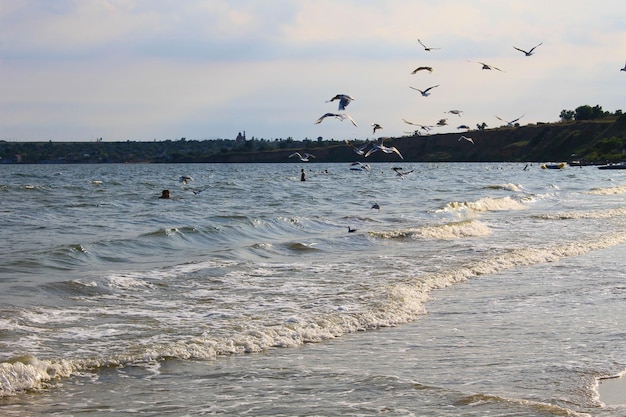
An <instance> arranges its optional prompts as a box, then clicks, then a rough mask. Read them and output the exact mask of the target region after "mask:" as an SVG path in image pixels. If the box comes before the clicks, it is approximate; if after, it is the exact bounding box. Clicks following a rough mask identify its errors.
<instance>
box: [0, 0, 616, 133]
mask: <svg viewBox="0 0 626 417" xmlns="http://www.w3.org/2000/svg"><path fill="white" fill-rule="evenodd" d="M623 10H624V7H623V6H622V5H621V1H617V0H607V2H606V3H603V5H602V7H598V5H596V4H591V3H581V4H577V5H576V7H572V5H571V3H570V2H567V1H564V0H562V1H561V0H557V1H553V2H550V3H546V2H540V1H538V0H526V1H521V0H520V1H510V2H497V1H495V0H476V1H472V2H462V1H460V0H442V1H438V2H428V3H427V2H415V1H408V0H387V1H370V0H360V1H356V0H345V1H341V2H337V1H330V0H316V1H308V0H300V1H289V0H266V1H263V2H260V1H252V0H206V1H204V0H189V1H180V2H171V1H166V0H93V1H89V2H85V1H77V0H59V1H55V2H48V1H43V0H22V1H20V2H11V3H9V4H8V5H4V4H3V7H2V9H0V27H2V29H1V30H0V73H1V75H2V82H3V84H4V85H3V94H2V96H0V110H1V111H2V113H1V114H0V139H6V138H12V139H21V140H35V139H42V140H47V139H48V138H50V137H54V138H59V139H62V138H63V139H67V140H89V138H90V137H92V136H96V137H100V136H102V137H105V139H108V140H126V139H129V138H136V139H138V140H141V139H144V138H145V139H150V140H151V139H152V138H155V137H156V138H158V139H166V138H177V137H181V136H185V137H187V138H190V139H191V138H218V137H234V136H235V135H236V133H237V132H238V131H241V130H244V129H245V130H246V131H247V133H248V136H249V137H250V136H255V137H265V138H278V137H288V136H293V137H295V138H304V137H309V138H312V137H317V136H323V137H328V138H330V137H334V138H336V139H344V138H354V137H359V138H366V137H369V135H371V130H370V128H369V124H370V123H371V122H373V121H376V122H379V123H381V124H382V125H383V126H384V127H385V130H384V133H385V134H386V135H390V136H391V135H400V134H402V132H403V131H406V130H407V126H406V125H404V124H403V123H402V122H401V118H406V119H409V120H415V121H417V122H421V123H424V124H427V123H434V122H436V121H437V120H438V119H439V118H442V117H445V115H444V114H443V112H444V111H447V110H450V109H451V108H460V109H461V110H464V118H465V119H464V120H463V122H464V123H465V124H469V125H472V126H473V125H475V124H476V123H478V122H482V121H485V122H487V124H488V125H493V126H495V125H496V123H497V122H496V121H494V114H495V113H497V112H498V113H507V114H500V116H501V117H503V118H507V117H509V118H514V117H517V116H519V114H522V113H525V114H526V115H527V116H526V117H525V118H524V120H525V121H526V122H535V121H554V120H556V119H558V114H559V113H560V111H561V110H562V109H563V108H566V107H570V108H575V107H576V106H578V105H582V104H590V105H595V104H600V105H602V106H603V107H604V108H605V109H611V110H615V109H617V108H619V106H620V105H621V104H622V103H623V100H622V97H623V88H624V86H625V84H626V77H624V76H623V75H624V73H623V72H622V73H621V74H620V73H619V68H621V66H622V65H623V61H624V59H625V57H626V36H624V34H625V29H624V28H623V21H624V18H626V16H625V15H626V12H625V11H623ZM418 38H420V39H422V40H423V41H424V42H425V43H427V44H429V45H432V46H437V47H441V48H442V49H441V50H438V51H432V52H426V51H424V50H423V49H422V48H421V47H420V45H419V44H418V43H417V39H418ZM539 42H543V45H542V46H541V47H539V48H538V49H537V51H536V54H535V55H533V56H532V57H524V56H523V55H522V54H521V53H519V52H518V51H515V50H514V49H513V46H519V47H522V48H529V47H531V46H534V45H536V44H537V43H539ZM468 60H469V61H484V62H488V63H490V64H492V65H495V66H497V67H499V68H502V69H503V70H504V71H505V72H504V73H498V72H494V71H491V72H490V71H484V70H481V69H480V66H479V65H478V64H475V63H474V62H468ZM418 65H431V66H433V67H434V68H435V71H434V72H433V74H416V75H411V74H410V71H411V70H412V69H414V68H415V67H416V66H418ZM435 84H440V85H441V86H440V87H439V88H437V89H436V91H434V92H433V94H432V95H431V96H430V97H427V98H424V97H421V96H419V95H417V96H416V94H417V92H415V91H413V90H410V89H409V88H408V87H409V85H412V86H415V87H417V88H425V87H427V86H429V85H435ZM337 93H348V94H351V95H353V96H354V97H356V99H357V100H355V101H354V102H353V103H352V104H351V105H350V106H349V108H348V111H349V112H350V113H351V114H352V115H353V116H354V117H355V119H357V121H358V122H359V124H360V126H359V127H358V128H354V126H351V125H350V124H347V123H341V122H339V121H336V120H326V121H324V122H323V123H322V124H320V125H314V124H313V122H314V120H315V119H317V117H319V116H320V115H321V114H323V113H324V112H326V111H329V110H334V109H335V108H334V106H331V105H330V104H329V103H325V100H327V99H328V98H330V97H331V96H332V95H334V94H337ZM451 129H453V127H451ZM100 132H105V133H100Z"/></svg>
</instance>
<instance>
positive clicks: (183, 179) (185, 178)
mask: <svg viewBox="0 0 626 417" xmlns="http://www.w3.org/2000/svg"><path fill="white" fill-rule="evenodd" d="M189 181H193V178H191V177H190V176H189V175H181V176H180V177H179V178H178V182H182V183H183V184H187V182H189Z"/></svg>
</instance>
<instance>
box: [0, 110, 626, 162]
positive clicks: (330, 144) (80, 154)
mask: <svg viewBox="0 0 626 417" xmlns="http://www.w3.org/2000/svg"><path fill="white" fill-rule="evenodd" d="M461 134H463V135H465V136H468V137H472V138H473V141H474V144H470V143H467V142H459V137H460V136H461ZM346 139H349V140H352V138H346ZM354 142H355V143H356V144H358V143H364V142H365V141H358V140H355V141H354ZM385 142H386V143H388V144H392V145H393V146H395V147H397V148H398V149H399V150H400V151H401V152H402V155H403V156H404V161H405V162H507V161H508V162H546V161H553V162H574V163H577V164H583V165H586V164H605V163H608V162H619V161H624V160H626V118H625V117H624V116H622V117H615V118H609V119H600V120H585V121H562V122H556V123H538V124H529V125H524V126H518V125H516V126H507V127H500V128H494V129H475V130H468V131H463V132H460V133H445V134H432V135H422V136H420V135H418V134H414V135H408V136H402V137H396V138H391V137H389V138H387V139H386V141H385ZM294 151H305V152H308V153H311V154H314V155H315V156H316V158H315V159H312V160H311V162H309V163H320V162H352V161H355V160H361V161H363V160H365V158H364V157H363V156H360V155H357V154H355V153H354V152H353V150H352V149H351V148H350V147H348V146H346V144H345V141H344V140H323V139H322V138H318V139H317V140H302V141H297V140H293V139H292V138H288V139H285V140H282V139H281V140H278V139H277V140H274V141H269V140H264V139H255V138H252V139H250V140H246V139H243V140H242V139H241V137H238V138H237V139H235V140H229V139H219V140H201V141H199V140H187V139H185V138H181V139H179V140H166V141H152V142H141V141H130V140H129V141H124V142H106V141H102V140H98V141H95V142H55V141H47V142H8V141H0V164H14V163H22V164H76V163H277V162H285V163H293V162H297V161H294V160H293V159H289V155H290V154H291V153H293V152H294ZM396 160H397V161H399V160H400V159H399V158H398V157H397V156H396V155H388V154H382V153H376V154H373V155H372V156H370V157H368V158H367V161H369V162H391V161H396Z"/></svg>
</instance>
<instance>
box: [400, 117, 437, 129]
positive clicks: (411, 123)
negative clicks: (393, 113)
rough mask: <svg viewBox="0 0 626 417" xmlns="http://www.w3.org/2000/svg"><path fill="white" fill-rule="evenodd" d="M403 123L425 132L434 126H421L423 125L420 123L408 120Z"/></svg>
mask: <svg viewBox="0 0 626 417" xmlns="http://www.w3.org/2000/svg"><path fill="white" fill-rule="evenodd" d="M402 121H403V122H404V123H406V124H407V125H412V126H417V127H419V128H420V129H422V130H425V131H426V132H428V131H430V130H431V129H432V128H433V127H432V126H424V125H421V124H419V123H413V122H409V121H408V120H406V119H402Z"/></svg>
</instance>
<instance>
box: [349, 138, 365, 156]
mask: <svg viewBox="0 0 626 417" xmlns="http://www.w3.org/2000/svg"><path fill="white" fill-rule="evenodd" d="M346 145H348V146H349V147H351V148H352V150H353V151H354V152H355V153H356V154H357V155H365V148H367V147H368V146H369V145H370V143H369V141H367V142H365V143H364V144H363V145H361V146H359V147H356V146H354V145H353V144H352V142H350V141H349V140H347V139H346Z"/></svg>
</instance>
